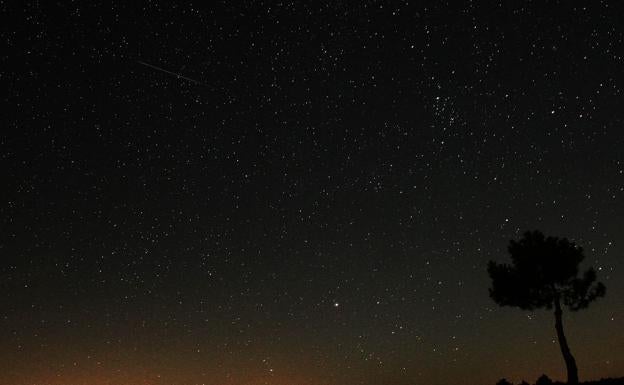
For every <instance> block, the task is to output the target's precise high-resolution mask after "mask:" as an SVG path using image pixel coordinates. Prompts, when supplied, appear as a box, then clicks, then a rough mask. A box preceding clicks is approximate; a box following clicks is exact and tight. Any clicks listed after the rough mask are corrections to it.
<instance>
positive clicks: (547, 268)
mask: <svg viewBox="0 0 624 385" xmlns="http://www.w3.org/2000/svg"><path fill="white" fill-rule="evenodd" d="M508 251H509V254H510V255H511V262H512V264H511V265H509V264H497V263H496V262H494V261H490V263H489V265H488V273H489V275H490V277H491V278H492V287H491V288H490V296H491V297H492V299H493V300H494V301H495V302H496V303H498V304H499V305H501V306H517V307H519V308H521V309H525V310H534V309H539V308H546V309H550V308H552V307H553V306H554V303H555V298H556V297H559V298H560V299H561V301H562V303H563V304H564V305H566V306H567V307H568V308H569V309H570V310H572V311H577V310H580V309H583V308H586V307H587V306H588V305H589V303H590V302H592V301H593V300H595V299H596V298H598V297H602V296H604V295H605V291H606V290H605V286H604V285H603V284H602V283H601V282H596V272H595V270H594V269H593V268H589V269H588V270H587V271H585V272H584V273H583V275H582V276H581V277H579V276H578V275H579V264H580V263H581V261H582V260H583V259H584V255H583V249H582V248H581V247H579V246H577V245H575V244H574V242H570V241H568V240H567V239H566V238H556V237H545V236H544V234H542V233H541V232H539V231H533V232H527V233H525V234H524V237H523V238H522V239H521V240H519V241H511V242H510V243H509V247H508Z"/></svg>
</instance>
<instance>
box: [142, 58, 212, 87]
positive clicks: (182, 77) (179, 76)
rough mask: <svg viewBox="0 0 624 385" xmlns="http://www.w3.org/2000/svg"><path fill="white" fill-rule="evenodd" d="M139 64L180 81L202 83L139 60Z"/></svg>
mask: <svg viewBox="0 0 624 385" xmlns="http://www.w3.org/2000/svg"><path fill="white" fill-rule="evenodd" d="M137 63H139V64H143V65H144V66H146V67H149V68H152V69H155V70H156V71H161V72H164V73H166V74H169V75H173V76H175V77H177V78H178V79H184V80H188V81H189V82H193V83H195V84H200V82H198V81H197V80H195V79H191V78H188V77H186V76H182V75H180V74H177V73H175V72H171V71H167V70H166V69H164V68H160V67H157V66H155V65H151V64H149V63H146V62H144V61H140V60H137Z"/></svg>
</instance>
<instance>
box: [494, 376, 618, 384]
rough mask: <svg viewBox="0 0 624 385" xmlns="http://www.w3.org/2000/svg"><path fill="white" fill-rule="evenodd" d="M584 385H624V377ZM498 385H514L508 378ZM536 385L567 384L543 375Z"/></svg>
mask: <svg viewBox="0 0 624 385" xmlns="http://www.w3.org/2000/svg"><path fill="white" fill-rule="evenodd" d="M579 384H582V385H624V377H620V378H601V379H600V380H596V381H584V382H580V383H579ZM496 385H514V384H513V383H512V382H510V381H508V380H507V379H506V378H501V379H500V380H499V381H498V382H497V383H496ZM515 385H530V384H529V383H528V382H526V381H522V382H519V383H518V384H515ZM535 385H566V383H565V382H561V381H553V380H551V379H550V378H549V377H548V376H547V375H545V374H542V375H541V376H540V377H539V378H538V379H537V381H535Z"/></svg>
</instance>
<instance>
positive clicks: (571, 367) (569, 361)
mask: <svg viewBox="0 0 624 385" xmlns="http://www.w3.org/2000/svg"><path fill="white" fill-rule="evenodd" d="M561 313H562V311H561V303H560V302H559V298H558V297H556V298H555V329H557V338H558V339H559V347H560V348H561V354H563V359H564V360H565V364H566V368H567V370H568V384H569V385H577V384H578V383H579V380H578V368H577V367H576V360H575V359H574V356H573V355H572V353H571V352H570V347H568V341H567V340H566V337H565V334H563V321H562V320H561Z"/></svg>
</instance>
